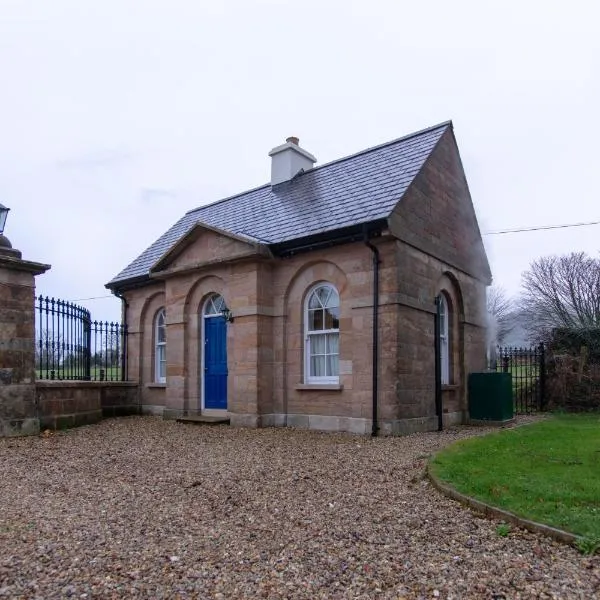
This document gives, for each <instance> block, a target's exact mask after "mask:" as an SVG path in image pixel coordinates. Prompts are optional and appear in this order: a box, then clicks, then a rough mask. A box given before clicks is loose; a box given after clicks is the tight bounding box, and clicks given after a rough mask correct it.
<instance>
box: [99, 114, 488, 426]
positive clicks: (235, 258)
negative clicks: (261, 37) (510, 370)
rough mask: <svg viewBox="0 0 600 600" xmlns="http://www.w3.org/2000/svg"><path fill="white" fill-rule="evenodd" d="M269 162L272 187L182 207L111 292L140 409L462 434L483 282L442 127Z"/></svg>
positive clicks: (473, 228)
mask: <svg viewBox="0 0 600 600" xmlns="http://www.w3.org/2000/svg"><path fill="white" fill-rule="evenodd" d="M269 156H270V159H271V181H270V182H269V183H267V184H266V185H264V186H262V187H259V188H256V189H253V190H250V191H247V192H243V193H241V194H238V195H236V196H232V197H230V198H225V199H223V200H220V201H219V202H215V203H213V204H209V205H206V206H202V207H200V208H197V209H194V210H191V211H189V212H188V213H187V214H185V215H184V216H183V217H182V218H181V219H180V220H179V221H178V222H177V223H176V224H175V225H174V226H173V227H171V229H169V230H168V231H167V232H166V233H165V234H164V235H163V236H162V237H160V238H159V239H158V240H157V241H156V242H155V243H154V244H152V245H151V246H150V247H149V248H148V249H147V250H145V251H144V252H143V253H142V254H141V255H140V256H139V257H138V258H136V259H135V260H134V261H133V262H132V263H131V264H130V265H129V266H128V267H126V268H125V269H124V270H123V271H122V272H121V273H119V274H118V275H117V276H116V277H115V278H114V279H113V280H112V281H110V282H109V283H108V284H107V287H108V288H109V289H111V290H112V291H113V292H114V293H115V294H116V295H118V296H120V297H121V298H122V299H123V303H124V313H125V319H126V322H127V324H128V327H129V336H128V375H129V377H130V378H131V379H134V380H137V381H138V382H139V385H140V397H141V403H142V411H143V412H147V413H152V414H162V415H164V417H165V418H180V417H183V416H198V415H206V416H213V417H214V416H219V415H221V416H227V417H228V418H229V419H230V422H231V424H232V425H239V426H249V427H265V426H294V427H306V428H311V429H321V430H334V431H337V430H339V431H350V432H357V433H374V434H375V433H377V432H378V431H379V432H381V433H384V434H393V433H405V432H412V431H417V430H430V429H435V428H436V427H437V424H438V419H439V420H441V419H442V418H443V420H444V421H445V422H446V423H454V422H460V421H462V420H463V419H464V418H465V416H466V408H467V405H466V377H467V375H468V373H469V372H471V371H476V370H481V369H483V368H484V367H485V340H486V336H485V290H486V286H487V285H489V284H490V282H491V275H490V268H489V264H488V261H487V258H486V254H485V250H484V247H483V243H482V239H481V234H480V231H479V227H478V224H477V218H476V215H475V211H474V208H473V203H472V201H471V196H470V193H469V188H468V185H467V180H466V177H465V173H464V171H463V167H462V163H461V159H460V156H459V151H458V147H457V144H456V139H455V136H454V131H453V126H452V123H451V122H447V123H442V124H440V125H436V126H434V127H431V128H429V129H425V130H423V131H419V132H417V133H413V134H410V135H408V136H405V137H402V138H400V139H397V140H394V141H392V142H389V143H387V144H382V145H381V146H377V147H374V148H369V149H367V150H364V151H362V152H358V153H357V154H353V155H351V156H348V157H345V158H341V159H339V160H335V161H333V162H330V163H328V164H325V165H322V166H315V163H316V159H315V157H314V156H313V155H312V154H310V153H309V152H307V151H306V150H305V149H303V148H302V147H301V146H300V145H299V141H298V139H297V138H294V137H290V138H288V139H287V140H286V142H285V143H284V144H282V145H280V146H277V147H276V148H273V150H271V152H270V153H269ZM436 299H437V300H436ZM436 311H439V312H436ZM437 314H439V316H436V315H437ZM436 319H437V322H438V324H439V327H437V328H436V327H435V323H436ZM436 332H439V333H438V334H437V335H438V338H437V339H436V337H435V336H436ZM436 346H437V349H438V350H437V352H436ZM438 357H439V358H438ZM436 365H437V367H438V373H439V375H438V376H437V377H436ZM436 381H437V382H438V385H437V386H436ZM439 383H441V386H440V385H439ZM440 387H441V389H440ZM436 390H437V391H438V393H437V395H436ZM436 398H437V401H436ZM440 398H441V402H440Z"/></svg>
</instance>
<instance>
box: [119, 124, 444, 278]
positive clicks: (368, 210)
mask: <svg viewBox="0 0 600 600" xmlns="http://www.w3.org/2000/svg"><path fill="white" fill-rule="evenodd" d="M451 127H452V123H451V122H450V121H448V122H445V123H441V124H439V125H435V126H434V127H430V128H428V129H424V130H423V131H418V132H416V133H412V134H410V135H408V136H405V137H402V138H400V139H397V140H394V141H392V142H388V143H386V144H382V145H381V146H376V147H374V148H369V149H367V150H363V151H362V152H359V153H357V154H353V155H351V156H348V157H345V158H341V159H338V160H335V161H333V162H330V163H327V164H325V165H321V166H318V167H315V168H313V169H310V170H308V171H306V172H304V173H302V174H301V175H299V176H297V177H296V178H294V179H293V180H292V181H289V182H285V183H281V184H278V185H276V186H271V184H270V183H269V184H267V185H264V186H262V187H259V188H256V189H253V190H250V191H247V192H244V193H242V194H238V195H236V196H231V197H230V198H225V199H223V200H219V201H218V202H215V203H213V204H209V205H207V206H201V207H199V208H196V209H194V210H191V211H189V212H187V213H186V214H185V215H184V216H183V217H182V218H181V219H180V220H179V221H177V223H175V225H173V226H172V227H171V228H170V229H169V230H168V231H167V232H166V233H165V234H163V235H162V236H161V237H160V238H159V239H158V240H156V242H154V243H153V244H152V245H151V246H150V247H149V248H147V249H146V250H145V251H144V252H143V253H142V254H141V255H140V256H138V258H136V259H135V260H134V261H133V262H132V263H131V264H130V265H128V266H127V267H126V268H125V269H123V270H122V271H121V272H120V273H119V274H118V275H117V276H116V277H114V278H113V279H112V280H111V281H110V282H109V283H108V284H107V287H119V285H120V284H123V283H125V282H126V281H128V280H131V279H138V278H140V277H143V276H145V275H148V273H149V272H150V269H151V268H152V266H153V265H154V264H155V263H156V262H157V261H158V260H159V259H160V258H161V257H162V256H163V255H164V254H165V253H166V252H168V251H169V250H170V249H171V248H172V247H173V246H174V245H175V244H176V243H177V242H178V241H179V240H180V239H181V238H182V237H183V236H184V235H185V234H186V233H188V231H190V229H191V228H192V227H193V226H194V225H196V224H206V225H208V226H211V227H215V228H218V229H221V230H224V231H227V232H231V233H233V234H236V235H238V236H240V237H246V238H250V239H253V240H255V241H258V242H262V243H265V244H280V243H282V242H289V241H291V240H295V239H299V238H304V237H306V236H311V235H315V234H318V233H324V232H329V231H333V230H337V229H341V228H344V227H349V226H352V225H359V224H362V223H369V222H372V221H376V220H378V219H385V218H387V217H389V215H390V213H391V212H392V210H393V209H394V207H395V206H396V203H397V202H398V201H399V200H400V198H401V197H402V195H403V194H404V192H405V191H406V190H407V189H408V186H409V185H410V183H411V182H412V181H413V179H414V178H415V176H416V175H417V173H418V172H419V171H420V169H421V167H422V166H423V164H424V163H425V160H426V159H427V157H428V156H429V155H430V154H431V152H432V151H433V149H434V147H435V145H436V144H437V142H438V140H439V139H440V138H441V136H442V135H443V134H444V132H445V131H446V130H447V129H448V128H451Z"/></svg>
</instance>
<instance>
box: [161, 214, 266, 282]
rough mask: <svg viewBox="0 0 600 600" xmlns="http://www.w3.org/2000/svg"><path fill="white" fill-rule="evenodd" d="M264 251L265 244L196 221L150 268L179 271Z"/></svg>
mask: <svg viewBox="0 0 600 600" xmlns="http://www.w3.org/2000/svg"><path fill="white" fill-rule="evenodd" d="M267 255H269V251H268V249H267V248H266V246H264V244H260V243H258V242H254V241H252V240H251V239H250V238H244V237H242V236H237V235H235V234H231V233H229V232H226V231H222V230H218V229H216V228H214V227H209V226H207V225H204V224H201V223H199V224H197V225H195V226H194V227H192V229H190V231H189V232H188V233H187V234H186V235H185V236H184V237H183V238H182V239H180V240H179V242H178V243H177V244H176V245H175V246H173V247H172V248H171V249H170V250H169V251H168V252H166V253H165V254H164V255H163V256H161V258H159V259H158V260H157V261H156V262H155V263H154V265H153V266H152V268H151V270H150V272H151V273H152V274H154V275H157V274H159V273H161V274H163V273H164V274H166V273H172V272H180V271H186V270H189V269H197V268H200V267H203V266H207V265H211V264H218V263H222V262H232V261H235V260H240V259H243V258H248V257H251V256H267Z"/></svg>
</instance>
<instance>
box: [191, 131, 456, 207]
mask: <svg viewBox="0 0 600 600" xmlns="http://www.w3.org/2000/svg"><path fill="white" fill-rule="evenodd" d="M448 126H450V127H453V124H452V120H451V119H450V120H448V121H443V122H442V123H438V124H437V125H432V126H431V127H426V128H425V129H420V130H419V131H413V132H412V133H409V134H407V135H404V136H402V137H399V138H396V139H395V140H392V141H390V142H384V143H383V144H378V145H377V146H370V147H369V148H365V149H364V150H359V151H358V152H355V153H354V154H348V155H347V156H342V157H341V158H336V159H334V160H332V161H329V162H327V163H324V164H322V165H318V166H316V167H313V168H312V169H308V170H306V171H304V173H302V175H307V174H309V173H314V172H315V171H318V170H319V169H323V168H324V167H329V166H331V165H334V164H336V163H339V162H343V161H345V160H349V159H351V158H356V157H357V156H360V155H362V154H367V153H368V152H373V151H375V150H381V148H385V147H386V146H391V145H392V144H397V143H398V142H404V141H406V140H409V139H410V138H413V137H417V136H420V135H423V134H425V133H429V132H431V131H435V130H436V129H441V128H442V127H448ZM267 187H271V184H270V183H264V184H262V185H259V186H257V187H255V188H250V189H249V190H244V191H243V192H239V193H237V194H233V195H232V196H227V197H226V198H221V199H220V200H215V201H214V202H209V203H208V204H203V205H202V206H197V207H196V208H192V209H190V210H188V211H187V212H186V213H185V214H186V215H189V214H191V213H194V212H196V211H198V210H202V209H203V208H208V207H209V206H215V205H216V204H221V202H227V201H228V200H233V199H234V198H238V197H239V196H245V195H246V194H250V193H251V192H256V191H258V190H260V189H262V188H267Z"/></svg>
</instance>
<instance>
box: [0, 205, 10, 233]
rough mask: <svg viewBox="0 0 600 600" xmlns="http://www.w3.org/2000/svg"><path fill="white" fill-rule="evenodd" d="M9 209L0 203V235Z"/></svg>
mask: <svg viewBox="0 0 600 600" xmlns="http://www.w3.org/2000/svg"><path fill="white" fill-rule="evenodd" d="M9 210H10V208H8V206H4V204H1V203H0V235H2V234H3V233H4V226H5V225H6V217H8V211H9Z"/></svg>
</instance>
